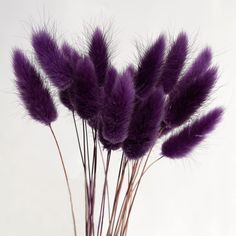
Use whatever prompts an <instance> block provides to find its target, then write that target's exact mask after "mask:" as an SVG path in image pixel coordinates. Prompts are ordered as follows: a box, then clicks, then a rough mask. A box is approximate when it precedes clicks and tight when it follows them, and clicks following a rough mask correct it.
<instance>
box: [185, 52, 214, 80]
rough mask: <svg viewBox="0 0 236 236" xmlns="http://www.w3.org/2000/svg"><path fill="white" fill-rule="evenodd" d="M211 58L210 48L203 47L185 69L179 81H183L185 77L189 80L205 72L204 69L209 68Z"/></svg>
mask: <svg viewBox="0 0 236 236" xmlns="http://www.w3.org/2000/svg"><path fill="white" fill-rule="evenodd" d="M211 59H212V53H211V49H210V48H205V49H203V50H202V51H201V52H200V54H199V55H198V57H197V58H196V59H195V60H194V62H193V63H192V65H191V66H190V68H189V69H188V70H187V72H186V73H185V75H184V76H183V78H182V80H181V81H182V82H185V79H187V80H189V79H190V80H191V79H193V78H195V77H198V76H200V75H201V74H203V73H204V72H206V70H207V69H208V68H209V66H210V64H211ZM181 81H180V82H181Z"/></svg>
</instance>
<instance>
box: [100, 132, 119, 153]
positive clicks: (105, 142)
mask: <svg viewBox="0 0 236 236" xmlns="http://www.w3.org/2000/svg"><path fill="white" fill-rule="evenodd" d="M98 136H99V140H100V142H101V143H102V145H103V148H105V149H107V150H117V149H119V148H120V147H121V145H122V143H115V144H113V143H111V142H109V141H108V140H106V139H105V138H104V137H103V134H102V128H100V129H99V131H98Z"/></svg>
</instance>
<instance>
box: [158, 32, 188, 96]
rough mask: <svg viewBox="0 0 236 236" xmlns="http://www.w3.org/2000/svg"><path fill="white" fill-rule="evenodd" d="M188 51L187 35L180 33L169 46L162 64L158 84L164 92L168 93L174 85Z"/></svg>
mask: <svg viewBox="0 0 236 236" xmlns="http://www.w3.org/2000/svg"><path fill="white" fill-rule="evenodd" d="M187 53H188V37H187V35H186V34H185V33H180V34H179V36H178V37H177V39H176V41H175V42H174V43H173V45H172V46H171V48H170V51H169V53H168V55H167V58H166V61H165V63H164V66H163V70H162V74H161V77H160V79H159V81H158V82H159V84H161V85H162V86H163V89H164V92H165V93H169V92H170V91H171V90H172V89H173V87H174V86H175V84H176V82H177V80H178V78H179V75H180V73H181V71H182V69H183V66H184V62H185V60H186V57H187Z"/></svg>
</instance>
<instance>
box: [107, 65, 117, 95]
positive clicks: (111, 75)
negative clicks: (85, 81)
mask: <svg viewBox="0 0 236 236" xmlns="http://www.w3.org/2000/svg"><path fill="white" fill-rule="evenodd" d="M117 74H118V73H117V70H116V69H115V68H114V67H113V66H110V67H109V68H108V70H107V74H106V81H105V84H104V91H105V93H106V94H107V96H108V94H110V93H111V91H112V89H113V86H114V85H115V82H116V78H117Z"/></svg>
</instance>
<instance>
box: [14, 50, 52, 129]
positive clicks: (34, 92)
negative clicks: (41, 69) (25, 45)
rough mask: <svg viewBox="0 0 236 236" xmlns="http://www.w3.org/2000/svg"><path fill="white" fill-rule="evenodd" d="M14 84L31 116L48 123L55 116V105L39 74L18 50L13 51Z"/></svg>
mask: <svg viewBox="0 0 236 236" xmlns="http://www.w3.org/2000/svg"><path fill="white" fill-rule="evenodd" d="M13 68H14V72H15V76H16V86H17V89H18V91H19V94H20V97H21V99H22V101H23V104H24V106H25V108H26V110H27V111H28V113H29V115H30V116H31V118H33V119H34V120H36V121H39V122H41V123H43V124H45V125H50V123H51V122H53V121H55V120H56V118H57V111H56V107H55V105H54V103H53V100H52V98H51V95H50V93H49V91H48V90H47V88H46V87H45V86H44V84H43V82H42V80H41V77H40V74H39V73H38V72H37V71H36V69H35V68H34V66H33V65H32V64H31V63H30V61H29V60H28V59H27V57H26V56H25V55H24V53H23V52H22V51H20V50H18V49H17V50H15V51H14V52H13Z"/></svg>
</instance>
